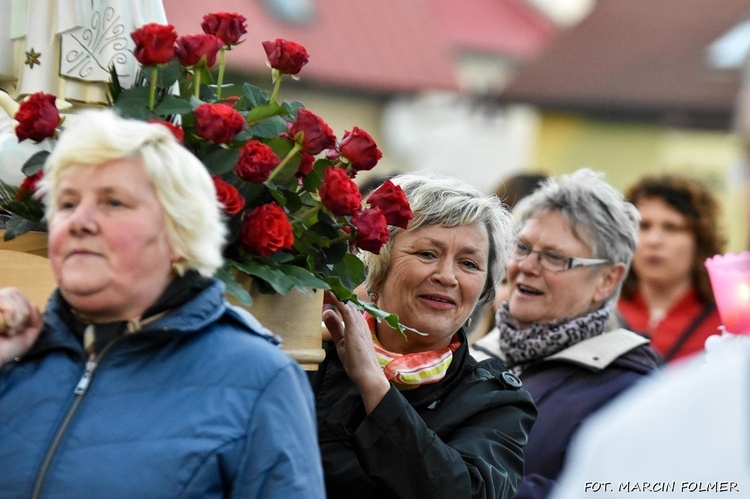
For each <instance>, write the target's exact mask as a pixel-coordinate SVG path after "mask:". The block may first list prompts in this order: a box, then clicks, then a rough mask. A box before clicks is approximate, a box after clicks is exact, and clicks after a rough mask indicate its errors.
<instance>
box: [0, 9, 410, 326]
mask: <svg viewBox="0 0 750 499" xmlns="http://www.w3.org/2000/svg"><path fill="white" fill-rule="evenodd" d="M201 27H202V29H203V33H200V34H196V35H183V36H178V35H177V33H176V32H175V30H174V28H173V27H172V26H171V25H159V24H147V25H144V26H142V27H141V28H139V29H137V30H135V31H134V32H133V33H132V34H131V37H132V39H133V41H134V42H135V51H134V55H135V57H136V59H137V60H138V62H139V63H140V64H141V66H142V70H141V78H140V82H141V84H140V85H136V86H134V87H133V88H129V89H124V88H122V87H121V86H120V84H119V80H118V78H117V74H116V73H115V72H114V70H111V72H110V75H111V79H110V84H109V90H110V98H111V105H112V106H113V107H114V108H116V109H117V110H118V111H119V112H120V113H121V114H122V115H124V116H128V117H132V118H136V119H142V120H149V121H159V122H161V123H163V124H164V125H165V126H168V127H169V128H170V129H171V130H172V131H173V133H174V134H175V135H176V136H177V138H178V139H179V140H180V141H181V142H182V143H183V144H184V145H185V147H187V148H188V149H190V150H191V151H192V152H193V153H194V154H195V155H196V156H197V157H198V158H199V159H200V160H201V161H202V162H203V164H204V165H205V166H206V168H207V169H208V170H209V171H210V172H211V174H212V175H213V179H214V183H215V185H216V191H217V195H218V197H219V200H220V201H221V203H222V205H223V206H224V211H225V214H226V220H227V224H228V226H229V233H230V236H229V240H228V244H227V246H226V248H225V256H226V262H227V263H226V265H225V267H224V268H222V269H221V270H220V271H219V273H218V277H219V278H221V279H222V280H224V281H225V283H226V284H227V291H228V292H229V293H231V294H233V295H234V296H235V297H236V298H237V299H238V300H239V301H240V302H242V303H244V304H250V302H251V298H250V295H249V294H248V293H247V291H246V290H245V289H244V288H243V287H242V286H240V285H239V284H238V283H237V281H236V279H235V276H236V273H237V272H240V273H244V274H247V275H250V276H252V277H253V279H254V281H255V282H256V283H257V284H258V285H259V287H260V288H261V290H262V291H265V292H276V293H280V294H286V293H287V292H288V291H289V290H291V289H293V288H298V289H301V290H303V291H304V290H306V289H308V288H316V289H330V290H332V291H333V292H334V293H335V294H336V295H337V296H338V297H339V298H340V299H345V300H355V301H356V297H355V296H354V294H353V293H352V290H353V289H354V287H356V286H357V285H359V284H360V283H361V282H362V281H363V280H364V267H363V265H362V262H361V261H360V259H359V258H358V257H357V256H356V250H363V251H371V252H375V253H378V252H379V251H380V248H381V246H382V245H383V244H384V243H385V242H386V241H387V240H388V237H389V229H388V226H389V225H394V226H399V227H406V225H407V224H408V222H409V220H410V219H411V217H412V213H411V209H410V207H409V204H408V201H407V199H406V196H405V195H404V193H403V191H402V190H401V188H400V187H397V186H395V185H394V184H392V183H391V182H386V183H385V184H384V185H383V186H382V187H380V188H379V189H378V190H376V191H375V192H374V193H372V194H371V195H370V196H369V197H368V198H367V199H366V200H363V199H362V195H361V194H360V191H359V188H358V187H357V185H356V184H355V183H354V181H353V180H352V179H353V178H354V177H355V176H356V174H357V172H359V171H363V170H370V169H372V168H373V167H374V166H375V165H376V164H377V163H378V160H379V159H380V158H381V156H382V154H381V152H380V150H379V149H378V147H377V145H376V144H375V142H374V141H373V139H372V137H371V136H370V135H369V134H368V133H367V132H366V131H364V130H361V129H359V128H357V127H354V128H353V129H352V130H350V131H346V132H345V133H344V135H343V137H342V138H341V140H337V138H336V136H335V135H334V133H333V131H332V130H331V128H330V127H329V126H328V125H327V124H326V123H325V121H324V120H323V119H322V118H321V117H320V116H317V115H316V114H315V113H313V112H311V111H309V110H308V109H306V108H305V107H304V106H303V104H302V103H301V102H286V101H281V102H280V101H279V100H278V95H279V90H280V85H281V83H282V81H283V80H284V78H285V77H292V78H296V75H297V74H298V73H299V72H300V70H301V69H302V68H303V66H304V65H305V64H306V63H307V62H308V54H307V51H306V50H305V48H304V47H302V46H301V45H300V44H298V43H295V42H293V41H289V40H283V39H277V40H275V41H267V42H264V43H263V48H264V49H265V52H266V55H267V57H268V62H269V65H270V67H271V68H272V82H273V90H272V92H271V94H270V95H269V93H268V92H266V91H264V90H261V89H260V88H258V87H255V86H253V85H250V84H248V83H245V84H244V85H243V87H242V88H241V89H240V91H239V95H231V96H230V95H226V91H227V90H228V88H227V86H226V85H224V84H223V77H224V69H225V56H226V53H227V52H228V51H231V49H232V48H233V47H235V46H236V45H237V44H239V43H241V41H242V40H241V38H242V35H244V34H245V33H246V19H245V17H244V16H241V15H239V14H236V13H227V12H219V13H215V14H208V15H206V16H204V18H203V22H202V24H201ZM214 72H216V73H217V81H216V83H214V80H213V76H214V74H213V73H214ZM15 119H16V120H17V121H18V126H17V128H16V135H17V136H18V139H19V140H26V139H30V140H34V141H41V140H43V139H44V138H46V137H51V136H54V135H55V134H56V133H57V130H58V127H59V126H60V125H61V122H62V120H61V117H60V115H59V113H58V111H57V109H56V108H55V98H54V96H51V95H47V94H42V93H38V94H33V95H31V96H30V97H29V98H28V99H27V100H26V101H24V102H23V103H21V106H20V108H19V110H18V113H17V114H16V116H15ZM48 154H49V153H46V152H40V153H37V154H36V155H35V156H33V157H32V158H31V159H30V160H29V161H28V162H27V163H26V164H25V165H24V167H23V171H24V173H25V174H26V175H27V180H26V181H25V182H24V183H23V185H21V186H20V187H17V188H16V187H14V186H8V185H3V186H0V208H2V209H4V210H6V211H8V212H10V213H12V214H13V218H12V220H11V223H10V224H9V225H8V231H7V232H6V238H8V237H11V238H12V237H14V236H15V235H17V234H19V233H22V232H24V231H25V230H28V229H29V227H30V225H31V224H40V223H43V221H42V220H41V216H42V210H41V207H40V206H39V201H38V200H37V199H36V198H34V190H35V182H36V181H37V180H38V177H39V175H41V167H42V165H43V163H44V159H45V158H46V155H48ZM363 201H364V202H363ZM389 322H390V321H389Z"/></svg>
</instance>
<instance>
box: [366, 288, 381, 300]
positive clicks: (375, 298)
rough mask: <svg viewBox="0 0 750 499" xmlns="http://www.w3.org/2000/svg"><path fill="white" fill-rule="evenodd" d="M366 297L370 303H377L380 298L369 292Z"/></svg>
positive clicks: (373, 292)
mask: <svg viewBox="0 0 750 499" xmlns="http://www.w3.org/2000/svg"><path fill="white" fill-rule="evenodd" d="M367 297H368V298H369V299H370V301H371V302H372V303H377V302H378V299H379V298H380V295H378V294H377V293H376V292H375V291H370V292H369V293H368V294H367Z"/></svg>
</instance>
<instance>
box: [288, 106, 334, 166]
mask: <svg viewBox="0 0 750 499" xmlns="http://www.w3.org/2000/svg"><path fill="white" fill-rule="evenodd" d="M289 135H291V136H292V138H293V140H294V141H295V142H297V143H298V144H299V145H301V146H302V150H304V151H305V152H306V153H308V154H313V155H315V154H318V153H319V152H320V151H322V150H323V149H333V148H334V147H336V136H335V135H334V134H333V130H331V127H330V126H328V124H327V123H326V122H325V121H323V119H322V118H321V117H320V116H318V115H316V114H314V113H312V112H311V111H308V110H307V109H304V108H302V109H300V110H299V111H297V119H295V120H294V123H292V126H291V127H290V128H289Z"/></svg>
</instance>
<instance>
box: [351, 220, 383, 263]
mask: <svg viewBox="0 0 750 499" xmlns="http://www.w3.org/2000/svg"><path fill="white" fill-rule="evenodd" d="M352 225H354V227H356V228H357V237H356V241H357V246H358V247H359V248H360V249H363V250H365V251H369V252H370V253H375V254H376V255H377V254H379V253H380V248H382V247H383V245H384V244H385V243H387V242H388V237H389V236H390V235H391V233H390V231H389V230H388V222H386V220H385V215H383V212H382V211H380V208H368V209H366V210H364V211H363V212H362V213H358V214H356V215H354V216H353V217H352Z"/></svg>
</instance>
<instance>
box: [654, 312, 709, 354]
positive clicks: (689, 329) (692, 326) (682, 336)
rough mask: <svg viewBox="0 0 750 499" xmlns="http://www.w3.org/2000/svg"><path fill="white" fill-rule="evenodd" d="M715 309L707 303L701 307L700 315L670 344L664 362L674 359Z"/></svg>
mask: <svg viewBox="0 0 750 499" xmlns="http://www.w3.org/2000/svg"><path fill="white" fill-rule="evenodd" d="M715 309H716V303H713V302H712V303H707V304H706V306H705V307H703V310H702V311H701V313H700V314H698V315H697V316H695V319H693V322H691V323H690V324H689V325H688V327H686V328H685V330H684V331H683V332H682V334H680V336H679V338H677V341H675V342H674V344H672V348H670V349H669V351H668V352H667V353H666V355H664V362H669V361H670V360H672V357H674V356H675V354H677V352H679V351H680V348H682V346H683V345H684V344H685V342H686V341H687V340H689V339H690V337H691V336H692V335H693V333H694V332H695V330H696V329H698V326H700V325H701V323H702V322H703V321H705V320H706V319H707V318H708V316H709V315H711V313H712V312H713V311H714V310H715Z"/></svg>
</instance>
